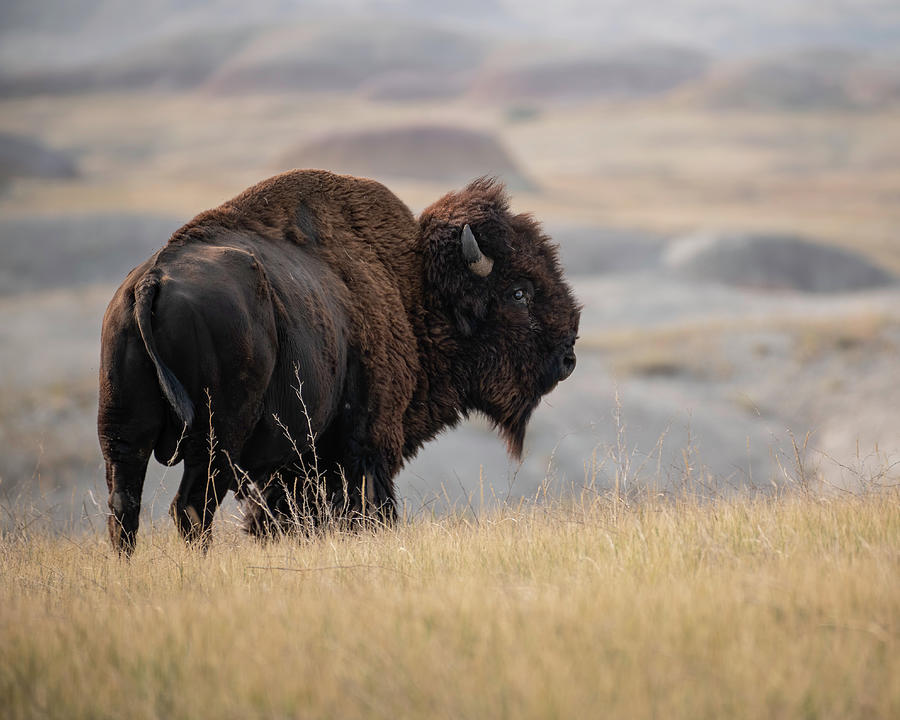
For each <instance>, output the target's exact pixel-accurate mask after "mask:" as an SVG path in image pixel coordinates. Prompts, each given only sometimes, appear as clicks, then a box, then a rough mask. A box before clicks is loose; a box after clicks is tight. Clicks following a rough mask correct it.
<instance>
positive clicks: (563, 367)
mask: <svg viewBox="0 0 900 720" xmlns="http://www.w3.org/2000/svg"><path fill="white" fill-rule="evenodd" d="M574 369H575V349H574V348H571V347H570V348H568V349H567V350H566V352H565V354H564V355H563V356H562V358H561V359H560V361H559V380H560V382H562V381H563V380H565V379H566V378H567V377H569V375H571V374H572V371H573V370H574Z"/></svg>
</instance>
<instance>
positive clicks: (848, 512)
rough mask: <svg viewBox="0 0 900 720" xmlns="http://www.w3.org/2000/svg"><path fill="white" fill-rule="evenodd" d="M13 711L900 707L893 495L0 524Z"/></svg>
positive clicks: (0, 662)
mask: <svg viewBox="0 0 900 720" xmlns="http://www.w3.org/2000/svg"><path fill="white" fill-rule="evenodd" d="M0 556H2V565H0V567H2V571H0V707H2V708H3V710H2V712H0V714H2V716H3V717H4V718H10V719H12V718H30V717H42V718H45V717H46V718H53V717H59V718H121V717H128V718H134V719H136V720H137V719H139V718H199V717H214V718H253V717H276V718H280V717H303V718H310V717H329V718H330V717H341V718H363V717H365V718H370V717H385V718H386V717H428V718H433V717H448V718H449V717H452V718H458V717H510V718H527V717H541V718H545V717H572V718H574V717H618V718H640V717H667V718H681V717H683V718H704V717H717V718H721V717H728V718H744V717H754V718H797V717H805V718H856V717H858V718H890V717H898V716H900V494H898V491H897V489H896V488H887V489H885V488H883V487H882V488H881V489H879V490H868V491H865V492H860V493H858V494H848V493H841V494H839V495H833V494H832V495H830V496H824V495H822V494H812V493H810V492H803V491H802V488H800V489H796V490H789V491H783V492H779V493H776V494H771V495H768V496H765V497H763V496H754V497H751V496H750V495H748V494H743V495H739V496H735V497H731V498H718V499H698V498H697V497H696V496H692V495H688V494H685V495H683V496H680V497H672V496H670V495H652V494H650V493H648V494H646V496H644V497H641V498H633V499H631V500H627V501H626V500H625V499H623V498H622V497H621V496H617V495H611V494H602V495H600V494H595V493H592V492H588V491H586V492H585V493H584V494H583V495H582V497H581V498H580V500H578V501H565V502H562V501H550V500H546V501H544V502H538V503H531V504H521V505H519V506H518V507H514V508H508V507H507V508H502V509H498V510H494V511H487V512H485V513H483V514H482V515H481V517H479V518H478V519H475V516H474V515H470V514H457V515H455V516H452V517H446V518H430V519H421V518H420V519H416V520H412V521H410V522H407V523H402V524H400V525H399V526H398V527H396V528H394V529H391V530H383V531H379V532H374V533H358V534H350V535H343V534H337V533H335V534H325V535H323V536H320V537H317V538H315V539H300V540H298V539H296V538H295V539H285V540H281V541H278V542H273V543H270V544H267V545H261V544H258V543H256V542H254V541H252V540H250V539H247V538H245V537H243V536H241V535H240V534H239V533H238V532H237V531H236V530H235V529H234V527H232V526H231V525H228V524H220V525H219V526H218V527H217V530H216V536H215V539H214V542H213V544H212V547H211V549H210V551H209V552H208V554H206V555H203V554H201V553H200V552H198V551H195V550H192V549H189V548H186V547H183V546H182V544H181V543H180V541H179V540H178V539H177V538H176V537H175V536H174V532H172V531H170V530H169V529H168V528H165V529H164V528H162V527H157V528H149V529H148V528H145V529H144V531H143V534H142V535H141V537H140V540H139V546H138V550H137V552H136V554H135V555H134V557H133V559H132V560H131V561H130V562H125V561H122V560H119V559H118V558H117V557H116V556H115V555H114V554H113V553H112V552H111V550H110V548H109V547H108V545H107V543H106V540H105V538H101V537H99V536H95V535H92V536H88V537H66V536H59V535H56V536H54V535H51V534H49V533H47V532H44V531H40V530H34V529H33V526H32V527H31V528H29V527H25V526H20V527H19V528H18V529H17V530H15V531H10V532H9V533H7V534H6V535H5V536H4V537H3V538H2V540H0Z"/></svg>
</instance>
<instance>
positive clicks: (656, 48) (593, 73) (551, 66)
mask: <svg viewBox="0 0 900 720" xmlns="http://www.w3.org/2000/svg"><path fill="white" fill-rule="evenodd" d="M709 62H710V60H709V58H708V57H707V56H706V55H705V54H704V53H701V52H699V51H696V50H692V49H689V48H682V47H674V46H666V45H643V46H636V47H630V48H624V49H621V50H616V51H609V50H607V51H604V52H602V53H601V54H600V55H599V56H597V57H591V56H588V57H583V58H579V59H571V60H558V61H557V60H549V61H546V62H543V63H531V64H526V65H522V66H514V67H508V68H500V69H488V70H486V71H485V72H484V73H483V74H482V75H481V76H480V77H479V78H478V79H477V80H476V82H475V83H474V86H473V88H472V93H473V95H474V96H475V97H477V98H478V99H480V100H494V101H496V100H504V101H517V102H521V101H533V100H539V101H548V100H588V99H595V98H628V97H640V96H643V95H654V94H658V93H664V92H667V91H669V90H672V89H673V88H676V87H678V86H680V85H683V84H684V83H687V82H689V81H692V80H696V79H698V78H701V77H703V76H704V75H705V74H706V71H707V69H708V66H709Z"/></svg>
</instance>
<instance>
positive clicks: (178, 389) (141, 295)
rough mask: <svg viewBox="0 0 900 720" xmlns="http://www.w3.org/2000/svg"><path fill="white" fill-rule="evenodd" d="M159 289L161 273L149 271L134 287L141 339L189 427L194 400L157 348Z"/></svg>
mask: <svg viewBox="0 0 900 720" xmlns="http://www.w3.org/2000/svg"><path fill="white" fill-rule="evenodd" d="M158 289H159V276H158V275H156V274H155V273H153V272H150V273H148V274H147V275H145V276H144V277H143V279H142V280H141V281H140V282H139V283H138V286H137V287H136V288H135V290H134V317H135V320H137V326H138V330H140V333H141V339H142V340H143V341H144V347H145V348H147V354H148V355H149V356H150V359H151V360H152V361H153V365H154V367H156V377H157V378H158V379H159V386H160V388H161V389H162V391H163V395H165V396H166V400H168V401H169V404H170V405H171V406H172V409H173V410H175V414H176V415H178V418H179V419H180V420H181V422H183V423H184V424H185V427H190V426H191V423H193V422H194V403H192V402H191V399H190V398H189V397H188V394H187V391H186V390H185V389H184V385H182V384H181V383H180V382H179V381H178V378H177V377H175V375H174V374H173V373H172V371H171V370H169V368H167V367H166V365H165V364H164V363H163V361H162V358H160V356H159V353H158V352H157V350H156V341H155V340H154V339H153V328H152V326H151V324H150V315H151V313H152V310H153V301H154V299H155V298H156V293H157V290H158Z"/></svg>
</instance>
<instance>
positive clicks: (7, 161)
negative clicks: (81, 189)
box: [0, 132, 78, 190]
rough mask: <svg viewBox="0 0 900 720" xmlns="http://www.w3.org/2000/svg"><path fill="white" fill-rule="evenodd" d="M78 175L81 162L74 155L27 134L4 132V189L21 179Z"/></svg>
mask: <svg viewBox="0 0 900 720" xmlns="http://www.w3.org/2000/svg"><path fill="white" fill-rule="evenodd" d="M77 176H78V163H77V161H76V160H75V158H74V157H73V156H72V155H71V154H70V153H67V152H65V151H63V150H57V149H54V148H51V147H48V146H47V145H45V144H44V143H42V142H40V141H39V140H35V139H34V138H30V137H27V136H25V135H17V134H14V133H6V132H0V190H2V189H3V187H4V186H5V185H6V184H7V183H9V182H10V181H11V180H12V179H13V178H17V177H37V178H61V179H66V178H74V177H77Z"/></svg>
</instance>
